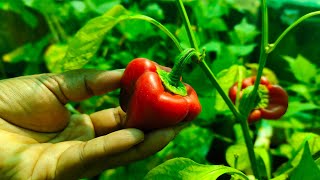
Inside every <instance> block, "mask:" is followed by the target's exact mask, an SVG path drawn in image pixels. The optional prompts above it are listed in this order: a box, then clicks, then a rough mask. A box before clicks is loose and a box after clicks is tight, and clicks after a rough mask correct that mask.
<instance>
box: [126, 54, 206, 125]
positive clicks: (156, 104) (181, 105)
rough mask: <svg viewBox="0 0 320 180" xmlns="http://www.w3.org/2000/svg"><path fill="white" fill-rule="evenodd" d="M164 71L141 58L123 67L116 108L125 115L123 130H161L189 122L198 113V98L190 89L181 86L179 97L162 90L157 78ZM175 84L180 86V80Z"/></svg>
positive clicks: (155, 64) (162, 87)
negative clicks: (121, 110)
mask: <svg viewBox="0 0 320 180" xmlns="http://www.w3.org/2000/svg"><path fill="white" fill-rule="evenodd" d="M168 70H170V68H166V67H162V66H160V65H158V64H157V63H155V62H153V61H150V60H148V59H145V58H136V59H134V60H132V61H131V62H130V63H129V64H128V65H127V67H126V69H125V72H124V74H123V77H122V79H121V91H120V105H121V108H122V109H123V110H124V111H125V112H126V113H127V124H126V127H128V128H129V127H133V128H139V129H142V130H151V129H157V128H164V127H168V126H172V125H175V124H177V123H179V122H184V121H191V120H193V119H194V118H196V116H197V115H198V114H199V113H200V111H201V105H200V103H199V100H198V96H197V94H196V92H195V90H194V89H193V88H192V87H191V86H190V85H188V84H183V87H182V88H185V90H186V94H182V95H179V94H177V93H173V92H171V91H170V90H168V88H167V87H166V86H165V83H166V82H163V81H166V80H164V78H163V77H161V76H162V73H163V71H168ZM178 81H179V82H180V83H181V81H180V77H179V78H178ZM171 84H172V83H171ZM181 84H182V83H181ZM173 85H174V84H173Z"/></svg>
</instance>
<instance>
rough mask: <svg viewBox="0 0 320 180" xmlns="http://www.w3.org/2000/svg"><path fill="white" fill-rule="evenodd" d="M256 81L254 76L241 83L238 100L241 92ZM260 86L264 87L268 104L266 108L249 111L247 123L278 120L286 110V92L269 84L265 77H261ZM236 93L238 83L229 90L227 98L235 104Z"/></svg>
mask: <svg viewBox="0 0 320 180" xmlns="http://www.w3.org/2000/svg"><path fill="white" fill-rule="evenodd" d="M255 80H256V77H255V76H252V77H248V78H246V79H244V80H243V81H242V85H241V88H240V89H241V91H240V93H239V95H240V98H241V97H242V90H244V89H245V88H247V87H249V86H253V85H254V82H255ZM260 84H261V85H263V86H265V87H266V89H267V91H268V94H267V95H268V96H267V97H268V100H267V102H268V104H267V105H266V107H263V108H261V107H257V108H255V109H254V110H252V111H251V113H250V114H249V117H248V122H249V123H252V122H255V121H258V120H260V119H261V118H264V119H279V118H281V117H282V116H283V115H284V114H285V112H286V111H287V108H288V94H287V92H286V91H285V90H284V89H283V88H282V87H281V86H278V85H273V84H271V83H270V82H269V81H268V79H267V78H266V77H264V76H263V77H261V80H260ZM237 91H238V82H236V83H235V84H234V85H233V86H232V87H231V88H230V90H229V97H230V99H231V100H232V102H233V103H234V104H235V101H236V96H237Z"/></svg>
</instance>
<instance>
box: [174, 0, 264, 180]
mask: <svg viewBox="0 0 320 180" xmlns="http://www.w3.org/2000/svg"><path fill="white" fill-rule="evenodd" d="M176 1H177V4H178V8H179V11H180V13H181V17H182V18H183V22H184V25H185V27H186V31H187V34H188V37H189V41H190V44H191V46H192V47H193V48H194V49H195V50H196V51H198V50H199V48H198V45H197V42H196V40H195V38H194V34H193V32H192V30H191V25H190V21H189V19H188V15H187V13H186V10H185V8H184V5H183V2H182V0H176ZM199 65H200V67H201V68H202V70H203V71H204V73H205V74H206V75H207V77H208V78H209V80H210V81H211V83H212V84H213V86H214V87H215V88H216V89H217V91H218V93H219V94H220V95H221V97H222V98H223V100H224V101H225V102H226V104H227V105H228V107H229V108H230V110H231V112H232V113H233V114H234V116H235V117H236V118H237V119H239V120H240V124H241V128H242V131H243V135H244V138H245V142H246V146H247V150H248V155H249V159H250V162H251V168H252V171H253V174H254V175H255V177H256V178H257V179H261V178H260V173H259V170H258V166H257V160H256V157H255V154H254V149H253V148H254V147H253V143H252V139H251V137H250V134H249V127H248V123H247V116H244V115H242V114H241V113H239V111H238V110H237V109H236V107H235V106H234V105H233V103H232V102H231V100H230V98H229V97H228V96H227V95H226V94H225V92H224V91H223V89H222V88H221V86H220V84H219V83H218V80H217V78H216V77H215V75H214V74H213V73H212V71H211V69H210V68H209V67H208V65H207V64H206V62H205V61H203V60H202V61H200V63H199Z"/></svg>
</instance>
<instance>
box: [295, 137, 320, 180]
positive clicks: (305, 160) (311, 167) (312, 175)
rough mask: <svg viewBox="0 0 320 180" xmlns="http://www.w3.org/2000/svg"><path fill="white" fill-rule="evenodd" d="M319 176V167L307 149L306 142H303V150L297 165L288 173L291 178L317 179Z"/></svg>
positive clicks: (299, 179)
mask: <svg viewBox="0 0 320 180" xmlns="http://www.w3.org/2000/svg"><path fill="white" fill-rule="evenodd" d="M319 177H320V169H319V167H318V166H317V165H316V164H315V162H314V160H313V158H312V156H311V153H310V149H309V144H308V142H306V143H305V146H304V151H303V154H302V157H301V160H300V163H299V165H298V166H297V167H296V168H295V169H294V171H293V172H292V173H291V175H290V179H291V180H301V179H308V180H317V179H319Z"/></svg>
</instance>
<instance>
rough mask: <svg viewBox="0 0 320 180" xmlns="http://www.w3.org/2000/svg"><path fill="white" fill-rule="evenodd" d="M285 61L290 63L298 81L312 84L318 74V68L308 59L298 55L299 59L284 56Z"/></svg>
mask: <svg viewBox="0 0 320 180" xmlns="http://www.w3.org/2000/svg"><path fill="white" fill-rule="evenodd" d="M283 59H285V60H286V61H287V62H288V63H289V65H290V68H291V70H292V72H293V74H294V76H295V77H296V78H297V80H299V81H301V82H304V83H312V82H311V80H312V79H313V78H314V77H315V76H316V74H317V67H316V66H315V65H314V64H312V63H311V62H310V61H309V60H308V59H306V58H304V57H303V56H302V55H298V57H297V58H292V57H289V56H283Z"/></svg>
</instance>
